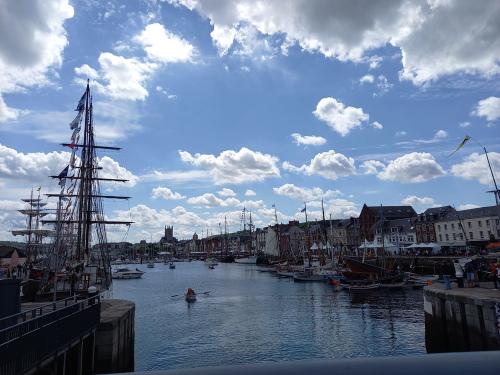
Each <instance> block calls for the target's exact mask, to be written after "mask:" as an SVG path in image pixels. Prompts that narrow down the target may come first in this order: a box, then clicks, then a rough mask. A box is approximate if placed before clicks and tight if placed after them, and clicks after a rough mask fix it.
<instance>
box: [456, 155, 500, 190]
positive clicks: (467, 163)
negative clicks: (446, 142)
mask: <svg viewBox="0 0 500 375" xmlns="http://www.w3.org/2000/svg"><path fill="white" fill-rule="evenodd" d="M488 156H489V159H490V163H491V168H492V169H493V173H494V174H495V175H496V176H498V175H499V174H500V153H498V152H489V153H488ZM451 173H452V174H453V175H454V176H456V177H460V178H464V179H466V180H477V181H479V182H480V183H481V184H484V185H492V184H493V180H492V179H491V173H490V170H489V168H488V161H487V160H486V156H485V155H484V154H478V153H477V152H474V153H472V154H470V155H469V156H467V157H465V158H464V160H463V161H462V162H461V163H458V164H455V165H453V166H452V167H451Z"/></svg>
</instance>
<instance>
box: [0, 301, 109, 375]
mask: <svg viewBox="0 0 500 375" xmlns="http://www.w3.org/2000/svg"><path fill="white" fill-rule="evenodd" d="M67 300H68V299H67ZM58 303H61V305H60V308H57V307H58V306H57V304H55V305H54V304H48V305H44V306H41V307H38V308H37V309H33V310H29V311H26V312H23V313H19V314H16V315H13V316H11V317H7V319H9V318H11V319H12V318H13V317H14V318H15V317H16V316H17V318H18V319H19V317H23V316H24V315H23V314H27V315H26V317H28V316H29V317H30V318H29V319H26V320H24V321H21V322H19V323H17V324H14V325H11V326H9V327H7V328H4V329H2V330H0V374H2V375H3V374H20V373H23V372H25V371H27V370H29V369H31V368H33V367H34V366H37V365H39V364H40V363H41V362H42V361H43V360H45V359H46V358H48V357H49V356H51V355H53V354H54V353H56V352H57V351H58V350H61V349H62V348H65V347H68V346H69V345H70V344H71V343H72V342H74V341H75V340H78V339H79V338H81V337H83V336H85V335H86V334H87V333H89V332H91V331H92V330H93V329H95V328H96V327H97V325H98V324H99V318H100V308H101V304H100V296H98V295H97V296H93V297H91V298H87V299H85V300H80V301H74V303H71V304H69V303H70V301H67V302H65V300H62V301H59V302H58ZM64 304H66V306H64ZM49 306H51V307H52V309H54V308H55V310H52V311H47V308H48V307H49ZM40 308H42V310H40ZM35 310H36V312H34V311H35ZM33 314H36V315H35V316H33Z"/></svg>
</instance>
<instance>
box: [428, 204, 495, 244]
mask: <svg viewBox="0 0 500 375" xmlns="http://www.w3.org/2000/svg"><path fill="white" fill-rule="evenodd" d="M434 226H435V231H436V235H437V242H438V243H439V244H440V245H441V247H442V248H443V250H444V251H448V250H449V251H453V250H465V249H466V248H467V247H471V248H473V249H476V250H479V249H483V248H485V247H486V245H487V244H488V243H489V242H493V241H496V240H499V239H500V223H499V218H498V211H497V207H496V206H489V207H480V208H473V209H470V210H461V211H450V212H449V213H448V214H447V215H445V216H444V217H442V218H441V219H439V220H437V221H436V222H435V223H434Z"/></svg>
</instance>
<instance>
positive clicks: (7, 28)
mask: <svg viewBox="0 0 500 375" xmlns="http://www.w3.org/2000/svg"><path fill="white" fill-rule="evenodd" d="M499 19H500V2H498V1H495V0H491V1H489V0H481V1H453V0H428V1H403V0H401V1H398V0H394V1H393V0H391V1H376V2H375V1H326V0H325V1H321V0H318V1H314V2H311V1H307V0H296V1H292V0H280V1H278V0H276V1H272V0H270V1H253V0H252V1H250V0H221V1H209V0H166V1H159V0H158V1H155V0H136V1H126V2H125V1H113V0H103V1H101V0H81V1H68V0H31V1H27V0H26V1H9V0H0V34H1V35H2V37H1V38H0V71H1V72H2V74H0V240H12V239H13V237H12V236H11V234H10V232H9V231H10V230H11V229H15V228H20V227H23V226H24V218H23V217H22V215H20V214H19V213H18V212H17V211H16V210H17V209H20V208H22V203H21V202H20V199H21V198H25V197H28V196H29V194H30V191H31V189H32V188H33V187H34V188H35V189H36V188H37V187H38V186H41V189H42V190H41V191H42V194H43V193H48V192H55V191H57V185H56V181H52V180H51V179H50V178H48V177H47V176H49V175H54V174H59V172H60V171H61V170H62V169H63V168H64V167H65V166H66V165H67V164H68V162H69V155H70V154H69V152H68V151H69V149H67V148H66V149H65V148H64V147H62V146H60V143H61V142H67V141H68V140H69V138H70V136H71V130H70V128H69V123H70V122H71V121H72V119H73V118H74V116H75V114H76V113H75V112H74V109H75V107H76V105H77V103H78V100H79V98H80V97H81V95H82V93H83V91H84V89H85V84H86V81H87V79H89V80H90V87H91V90H92V93H93V101H94V116H95V127H96V138H97V143H99V144H101V145H115V146H120V147H123V150H122V151H120V152H116V151H108V152H103V153H101V154H100V158H101V159H100V165H101V166H102V167H103V170H102V174H103V176H105V177H118V178H127V179H129V182H127V183H125V184H121V183H108V184H105V185H103V189H104V190H105V191H106V192H112V193H113V194H123V195H127V196H131V197H132V199H130V200H129V201H128V202H127V201H106V202H105V209H106V216H107V217H108V218H110V219H121V220H131V221H134V224H133V225H132V226H131V227H130V228H127V227H123V226H122V227H112V228H109V227H108V229H109V235H108V237H109V239H110V240H113V241H122V240H126V241H132V242H134V241H139V240H141V239H146V240H147V241H148V242H149V241H150V240H153V241H157V240H159V238H160V237H161V235H162V232H163V227H164V226H165V225H173V226H174V235H175V236H177V237H178V238H190V237H191V236H192V234H193V233H194V232H197V233H198V234H200V233H203V234H204V235H206V233H207V230H208V233H209V234H217V233H220V228H221V226H223V224H224V218H225V217H226V218H227V222H228V226H229V228H228V229H229V230H238V229H239V228H240V227H241V211H242V209H243V208H244V207H245V208H246V209H248V210H249V211H251V213H252V219H253V220H254V223H255V224H256V225H257V226H259V227H262V226H266V225H268V224H272V223H274V220H275V218H274V208H273V205H275V207H276V211H277V216H278V221H280V222H287V221H288V220H292V219H294V218H295V219H299V220H301V221H304V214H303V213H301V209H302V208H303V207H304V202H306V203H307V211H308V216H309V218H310V219H311V220H315V219H318V218H320V216H321V199H323V200H324V207H325V214H326V215H327V217H329V216H330V215H331V217H332V218H346V217H349V216H356V215H358V214H359V212H360V210H361V208H362V206H363V204H364V203H367V204H368V205H379V204H384V205H399V204H404V205H412V206H413V207H414V208H415V209H416V210H417V212H422V211H423V210H425V209H426V208H429V207H433V206H439V205H453V206H454V207H456V208H457V209H467V208H473V207H477V206H488V205H493V204H494V199H493V196H492V195H491V194H488V193H487V191H488V190H491V189H493V181H492V178H491V175H490V173H489V170H488V165H487V162H486V159H485V156H484V153H483V151H482V147H486V148H487V149H488V151H489V157H490V161H491V164H492V167H493V169H494V171H495V174H496V176H497V178H498V179H500V131H499V125H500V80H499V77H500V76H499V73H500V22H499V21H498V20H499ZM465 135H469V136H470V137H471V140H470V141H469V142H467V143H466V145H465V146H464V147H463V148H461V149H460V150H459V151H458V152H456V153H455V154H453V155H451V156H450V154H451V153H452V152H453V151H454V150H455V149H456V147H457V145H458V144H459V143H460V142H461V141H462V140H463V139H464V136H465ZM499 182H500V181H499ZM49 205H54V202H50V203H49ZM17 240H20V238H17Z"/></svg>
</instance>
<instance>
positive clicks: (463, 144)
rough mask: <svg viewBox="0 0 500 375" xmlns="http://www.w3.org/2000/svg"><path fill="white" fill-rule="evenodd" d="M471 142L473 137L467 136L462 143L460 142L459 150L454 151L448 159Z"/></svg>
mask: <svg viewBox="0 0 500 375" xmlns="http://www.w3.org/2000/svg"><path fill="white" fill-rule="evenodd" d="M470 140H471V137H469V136H468V135H466V136H465V137H464V140H463V141H462V142H460V144H459V145H458V146H457V148H456V149H455V151H453V152H452V153H451V154H449V155H448V157H450V156H451V155H453V154H454V153H455V152H457V151H458V150H460V149H461V148H462V147H464V146H465V144H466V143H467V142H469V141H470Z"/></svg>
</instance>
